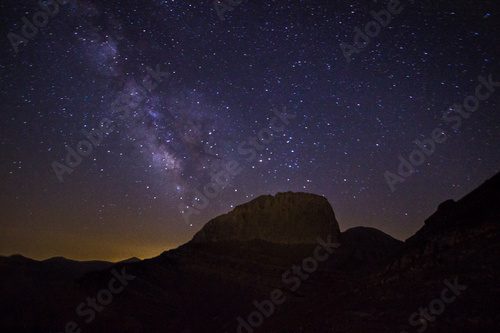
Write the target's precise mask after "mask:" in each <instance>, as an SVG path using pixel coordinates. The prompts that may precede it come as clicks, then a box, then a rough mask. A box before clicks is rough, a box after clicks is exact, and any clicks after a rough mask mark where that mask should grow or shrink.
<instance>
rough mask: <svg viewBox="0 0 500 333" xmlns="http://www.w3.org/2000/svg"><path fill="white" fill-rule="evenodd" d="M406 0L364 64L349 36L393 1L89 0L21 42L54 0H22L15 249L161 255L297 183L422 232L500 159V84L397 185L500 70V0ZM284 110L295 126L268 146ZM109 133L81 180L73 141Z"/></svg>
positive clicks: (348, 219) (8, 21)
mask: <svg viewBox="0 0 500 333" xmlns="http://www.w3.org/2000/svg"><path fill="white" fill-rule="evenodd" d="M401 4H402V6H403V7H404V9H402V10H401V12H400V13H399V14H398V15H396V16H394V18H393V19H392V21H391V22H390V24H389V25H388V26H386V27H383V28H382V29H381V30H380V32H379V33H378V34H377V35H376V36H374V37H372V38H371V39H370V43H369V44H368V45H366V47H365V48H363V49H362V50H360V52H359V53H356V54H355V55H354V56H353V57H352V60H351V61H347V60H346V57H345V55H344V52H343V50H342V48H341V45H342V43H351V44H352V43H353V38H355V33H356V31H357V30H356V29H358V28H359V29H360V31H362V30H363V28H364V27H365V25H366V24H367V23H368V22H370V21H371V20H373V14H371V13H372V12H373V11H375V12H378V11H380V10H382V9H384V8H387V2H383V1H353V2H345V1H328V2H325V1H323V2H318V1H262V2H242V3H241V4H239V5H238V6H233V7H234V8H233V10H231V11H227V12H225V13H224V15H223V17H224V20H221V19H220V15H218V14H217V10H216V9H215V8H214V6H213V3H212V2H210V1H200V2H196V3H190V2H187V1H158V0H155V1H140V2H137V1H86V0H85V1H78V0H77V1H74V2H73V1H71V2H69V3H67V4H64V5H60V8H59V12H58V13H57V14H55V15H53V16H52V17H50V19H49V21H48V23H47V25H46V26H45V27H42V28H40V31H39V32H38V33H37V34H36V35H35V36H33V38H30V39H27V42H26V43H22V44H19V45H18V52H15V51H14V48H13V46H12V44H11V41H9V38H7V33H8V32H13V33H17V34H20V33H22V27H23V24H25V21H23V17H26V18H27V19H28V20H31V18H32V15H33V14H34V13H35V12H37V11H39V10H40V7H39V5H38V4H37V3H36V2H34V1H33V2H23V3H19V1H13V0H7V1H3V2H2V4H1V5H0V8H1V12H2V14H1V15H2V23H1V24H2V27H3V29H2V31H3V32H4V35H5V36H4V37H3V39H2V40H3V41H2V43H3V44H2V48H1V51H0V52H1V59H2V61H1V65H0V73H1V76H2V89H1V94H2V102H3V103H2V112H1V114H0V128H1V134H2V135H1V142H0V144H1V151H2V163H1V166H0V171H1V175H2V184H3V191H2V194H1V196H0V204H1V206H2V210H3V212H4V213H3V214H2V221H1V223H2V225H3V228H4V230H6V231H5V233H3V236H0V244H1V245H0V253H6V254H10V253H13V252H22V253H26V254H27V255H31V256H33V257H37V256H38V257H44V256H48V255H51V254H54V255H55V254H63V255H65V254H67V255H68V256H74V257H79V258H90V257H102V256H103V253H107V256H108V257H112V258H121V257H127V256H130V255H137V256H141V255H142V256H148V255H154V254H155V253H157V252H159V251H162V250H164V249H166V248H169V247H172V246H175V245H178V244H179V243H181V242H182V241H185V240H187V239H189V238H190V237H192V235H193V233H194V232H195V231H196V230H198V229H199V228H200V227H201V226H202V225H203V223H205V222H207V221H208V220H209V219H210V218H213V217H214V216H216V215H218V214H221V213H224V212H226V211H228V210H230V209H231V208H232V207H234V206H235V205H238V204H241V203H243V202H246V201H248V200H250V199H251V198H254V197H256V196H258V195H261V194H269V193H271V194H275V193H277V192H282V191H305V192H313V193H318V194H322V195H325V196H326V197H327V198H328V199H329V201H330V202H331V204H332V206H333V208H334V210H335V212H336V214H337V217H338V220H339V222H340V224H341V227H342V228H343V229H345V228H349V227H352V226H357V225H365V226H373V227H377V228H380V229H382V230H384V231H386V232H388V233H390V234H392V235H394V236H395V237H398V238H402V239H404V238H405V237H407V236H408V235H410V234H412V233H413V232H414V231H415V230H416V229H417V228H418V227H419V226H420V225H421V223H423V219H424V218H425V217H426V216H428V215H429V214H430V213H432V211H433V210H434V209H435V208H436V206H437V204H439V203H440V202H442V201H444V200H446V199H448V198H455V199H456V198H459V197H460V196H462V195H464V194H465V193H467V192H469V191H470V190H471V189H473V188H475V187H476V186H477V185H479V184H480V183H481V182H482V181H484V180H485V179H487V178H488V177H490V176H492V175H493V174H494V173H495V172H497V171H498V166H499V162H500V152H499V150H498V140H499V137H500V130H499V120H500V116H499V113H498V112H497V110H498V105H499V101H500V89H499V90H498V91H496V92H493V93H492V94H491V96H490V97H489V98H488V99H487V100H486V101H484V102H481V105H480V107H479V109H478V110H477V111H475V112H474V113H473V114H471V116H470V117H467V118H466V119H463V123H462V124H461V126H460V128H457V129H454V130H453V129H452V130H450V132H449V134H450V136H449V138H448V140H447V141H446V142H444V143H442V144H438V145H437V146H436V148H435V152H433V153H432V154H431V155H430V156H426V159H425V163H422V165H419V166H418V167H416V168H415V171H414V172H413V173H412V174H411V176H410V177H408V178H405V179H404V181H403V182H401V183H398V184H397V187H396V189H395V191H392V190H391V188H390V187H389V186H388V184H387V181H386V178H385V177H384V173H385V172H386V171H388V170H389V171H391V172H397V168H398V165H399V163H400V160H401V159H400V157H401V158H406V159H407V158H408V156H409V155H410V154H411V153H412V151H413V150H414V149H416V148H417V146H416V144H415V143H414V142H415V140H424V139H426V138H428V137H429V136H430V133H432V131H433V130H434V129H435V128H437V127H439V126H441V124H442V117H443V113H445V112H448V111H450V106H452V105H454V104H455V103H462V101H463V100H464V98H466V97H467V96H468V95H471V94H473V93H474V89H475V87H476V85H477V84H478V77H479V76H483V77H488V75H492V76H493V78H494V79H495V80H496V81H500V71H499V70H498V69H499V66H498V62H499V59H498V55H499V51H500V50H499V47H498V45H499V43H498V35H499V32H500V25H499V24H498V22H499V10H498V9H499V8H498V4H497V3H496V2H494V1H480V2H463V1H459V2H457V1H441V2H439V3H435V2H433V1H421V2H414V3H410V2H405V1H401ZM159 73H160V74H159ZM124 110H125V111H126V112H125V111H124ZM273 110H274V111H273ZM276 110H287V112H289V114H293V115H295V118H293V119H291V120H290V122H289V123H287V124H286V125H284V128H283V130H282V131H270V133H271V134H270V135H271V136H270V137H269V140H268V142H267V143H263V142H262V140H261V139H259V133H262V130H263V129H269V128H270V127H271V125H270V123H271V122H272V120H273V117H276V113H275V112H276ZM103 119H104V120H109V121H110V123H109V124H108V125H109V126H110V127H109V128H107V129H106V130H104V129H103V128H101V122H102V121H103ZM96 129H100V130H102V131H103V132H106V133H105V134H104V136H103V138H102V142H100V144H99V145H98V146H97V145H95V146H93V148H92V153H91V154H88V156H84V157H83V158H82V160H81V162H80V163H78V165H77V166H75V167H71V168H70V169H71V172H69V167H68V166H67V163H66V161H65V159H66V156H67V154H68V149H73V150H75V151H76V150H78V144H79V142H80V141H82V140H86V136H85V134H84V133H89V132H91V131H92V130H96ZM446 130H448V129H446ZM94 133H96V132H94ZM451 134H452V135H451ZM251 140H257V141H255V144H254V146H252V145H253V144H252V143H251V142H252V141H251ZM248 142H250V143H249V146H244V145H245V144H246V143H248ZM244 147H246V149H247V152H246V154H245V151H244V149H245V148H244ZM248 150H252V151H248ZM252 154H255V158H251V159H250V158H248V157H249V156H250V155H252ZM54 162H57V163H61V164H60V165H64V166H65V167H68V169H65V170H66V171H67V172H65V173H64V177H63V178H64V179H63V181H62V182H61V181H60V179H58V176H57V175H56V173H55V171H54V169H53V167H52V166H53V164H54ZM233 162H234V163H237V165H238V172H237V173H234V175H233V176H231V179H230V180H228V181H227V182H226V183H225V184H224V185H223V186H220V188H218V189H217V193H215V194H213V195H212V197H211V198H208V201H209V202H208V203H206V204H205V203H203V207H201V202H202V201H203V200H205V199H207V198H202V197H201V196H205V195H206V193H205V190H204V188H205V187H207V186H208V184H211V183H212V182H213V181H214V177H215V176H216V175H217V174H218V173H220V171H221V170H224V168H227V166H228V164H230V163H233ZM235 165H236V164H235ZM193 207H195V208H196V207H197V208H196V214H193V215H192V216H191V217H190V218H189V221H188V223H185V222H186V216H185V214H186V212H187V211H189V210H190V209H192V208H193ZM81 239H85V241H81ZM104 240H106V241H105V242H109V244H108V245H104V243H103V242H104ZM75 242H78V246H76V247H77V248H78V249H77V250H75V245H74V244H75ZM144 244H147V245H144ZM104 256H106V255H104Z"/></svg>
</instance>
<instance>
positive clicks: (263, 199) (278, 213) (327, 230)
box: [192, 192, 340, 244]
mask: <svg viewBox="0 0 500 333" xmlns="http://www.w3.org/2000/svg"><path fill="white" fill-rule="evenodd" d="M339 234H340V230H339V225H338V223H337V220H336V218H335V214H334V212H333V209H332V207H331V206H330V203H329V202H328V200H327V199H326V198H325V197H323V196H320V195H316V194H311V193H303V192H283V193H277V194H276V195H275V196H272V195H262V196H259V197H257V198H255V199H254V200H252V201H250V202H248V203H245V204H243V205H239V206H237V207H236V208H234V209H233V210H232V211H231V212H229V213H227V214H224V215H221V216H218V217H216V218H214V219H212V220H210V221H209V222H208V223H207V224H206V225H205V226H204V227H203V228H202V229H201V230H200V231H199V232H198V233H197V234H196V235H195V236H194V238H193V240H192V242H195V243H206V242H221V241H252V240H262V241H267V242H271V243H277V244H310V243H316V242H317V238H318V237H326V236H328V235H330V236H331V237H332V239H333V240H334V241H336V240H337V239H338V236H339Z"/></svg>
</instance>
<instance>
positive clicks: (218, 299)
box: [0, 174, 500, 333]
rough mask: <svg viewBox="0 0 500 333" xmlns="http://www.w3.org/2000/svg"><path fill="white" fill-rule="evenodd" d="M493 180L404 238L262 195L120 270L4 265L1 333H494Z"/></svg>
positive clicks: (499, 210) (496, 183) (497, 215)
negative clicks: (342, 227)
mask: <svg viewBox="0 0 500 333" xmlns="http://www.w3.org/2000/svg"><path fill="white" fill-rule="evenodd" d="M499 199H500V174H497V175H496V176H495V177H493V178H492V179H490V180H488V181H487V182H485V183H484V184H483V185H481V186H480V187H479V188H477V189H476V190H474V191H473V192H471V193H470V194H469V195H467V196H465V197H464V198H462V199H461V200H459V201H457V202H455V201H451V200H450V201H446V202H444V203H442V204H441V205H439V207H438V209H437V211H436V212H435V213H434V214H433V215H432V216H430V217H429V218H428V219H427V220H426V221H425V225H424V226H423V227H422V228H421V229H420V230H419V231H418V232H417V233H416V234H415V235H414V236H412V237H411V238H409V239H408V240H406V241H405V242H400V241H398V240H396V239H394V238H392V237H390V236H388V235H386V234H384V233H383V232H381V231H378V230H376V229H371V228H363V227H359V228H353V229H350V230H347V231H345V232H343V233H341V232H340V231H339V226H338V223H337V221H336V219H335V215H334V213H333V210H332V208H331V207H330V205H329V203H328V201H327V200H326V199H325V198H323V197H320V196H316V195H312V194H306V193H280V194H277V195H276V196H274V197H273V196H262V197H259V198H257V199H255V200H253V201H251V202H249V203H247V204H245V205H242V206H239V207H237V208H235V209H234V210H233V211H232V212H230V213H228V214H226V215H223V216H220V217H217V218H215V219H213V220H212V221H210V222H208V223H207V224H206V225H205V227H204V228H203V229H202V230H201V231H200V232H199V233H198V234H196V235H195V237H194V238H193V240H192V241H191V242H189V243H187V244H185V245H183V246H181V247H179V248H177V249H175V250H171V251H167V252H164V253H163V254H161V255H160V256H158V257H156V258H152V259H148V260H143V261H138V260H134V259H131V260H128V261H126V262H121V263H117V264H112V263H106V262H75V261H70V260H66V259H64V258H54V259H50V260H46V261H34V260H31V259H28V258H24V257H21V256H11V257H0V332H5V333H17V332H29V333H38V332H44V333H48V332H121V333H122V332H123V333H126V332H145V333H146V332H147V333H153V332H180V333H183V332H254V331H255V332H353V333H354V332H356V333H358V332H370V333H372V332H397V333H399V332H423V331H428V332H454V333H456V332H500V315H499V313H500V312H499V311H498V309H499V308H500V284H499V281H500V262H499V259H500V256H499V255H500V223H499V221H500V204H499Z"/></svg>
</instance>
